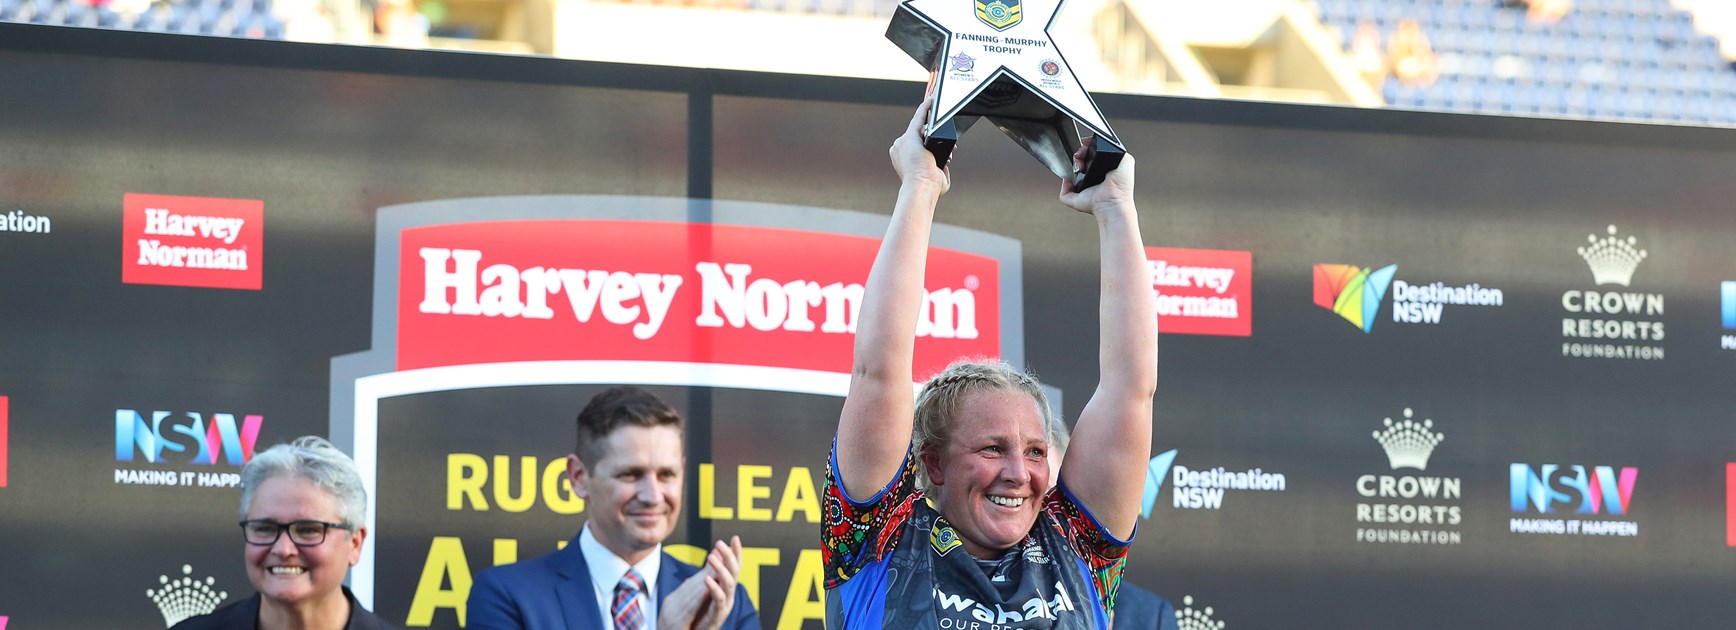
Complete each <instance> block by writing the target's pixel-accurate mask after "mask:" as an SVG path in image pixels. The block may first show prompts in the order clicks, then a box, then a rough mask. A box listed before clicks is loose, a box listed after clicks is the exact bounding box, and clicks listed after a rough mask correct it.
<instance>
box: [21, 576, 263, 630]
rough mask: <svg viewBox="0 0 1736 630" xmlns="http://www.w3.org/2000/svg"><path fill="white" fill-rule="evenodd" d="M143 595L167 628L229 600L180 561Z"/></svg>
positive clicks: (212, 580)
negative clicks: (171, 571)
mask: <svg viewBox="0 0 1736 630" xmlns="http://www.w3.org/2000/svg"><path fill="white" fill-rule="evenodd" d="M145 597H147V598H149V599H150V600H151V603H152V604H156V606H157V612H159V613H162V615H163V627H164V628H170V627H173V626H174V625H175V624H178V623H181V622H182V621H185V620H186V619H188V618H191V617H197V616H199V615H206V614H210V613H211V611H214V610H217V607H218V606H221V605H223V600H226V599H229V592H228V591H225V590H222V589H219V588H218V587H217V579H216V578H213V577H211V576H206V577H204V578H203V579H200V578H195V577H193V565H190V564H183V565H181V570H180V571H179V572H176V573H174V574H163V575H160V576H157V583H156V584H153V585H151V587H150V588H147V589H145ZM0 630H4V629H0Z"/></svg>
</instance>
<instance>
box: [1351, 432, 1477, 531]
mask: <svg viewBox="0 0 1736 630" xmlns="http://www.w3.org/2000/svg"><path fill="white" fill-rule="evenodd" d="M1415 416H1416V412H1415V411H1413V410H1412V409H1410V408H1408V407H1407V408H1405V410H1404V414H1403V419H1402V420H1398V421H1394V420H1393V419H1392V418H1386V419H1384V420H1382V424H1383V425H1384V428H1383V429H1382V430H1379V431H1375V432H1374V441H1375V442H1376V443H1378V444H1380V447H1381V449H1382V450H1384V451H1385V452H1386V461H1387V467H1388V468H1389V469H1390V470H1391V471H1395V472H1396V471H1399V470H1401V469H1410V470H1416V471H1419V472H1421V471H1426V470H1428V467H1429V457H1430V456H1432V455H1433V454H1434V452H1435V447H1436V446H1439V445H1440V443H1441V442H1442V441H1443V440H1445V439H1446V435H1445V434H1444V433H1440V432H1436V431H1435V430H1434V421H1433V420H1430V419H1427V418H1424V419H1422V420H1420V421H1419V420H1417V419H1416V417H1415ZM1356 493H1357V494H1358V495H1360V496H1361V497H1363V498H1364V499H1375V500H1377V501H1378V502H1375V503H1357V504H1356V522H1357V529H1356V540H1357V542H1365V543H1399V544H1433V545H1457V544H1459V543H1460V540H1461V534H1460V532H1459V530H1458V529H1457V528H1458V526H1459V523H1460V522H1461V521H1462V520H1463V515H1462V514H1461V511H1460V506H1459V505H1458V503H1459V500H1460V498H1461V497H1462V496H1463V494H1464V482H1463V480H1461V479H1459V478H1458V477H1439V476H1429V475H1411V474H1405V475H1398V474H1366V475H1362V476H1359V477H1357V478H1356ZM1368 524H1373V525H1368Z"/></svg>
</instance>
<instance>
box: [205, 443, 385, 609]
mask: <svg viewBox="0 0 1736 630" xmlns="http://www.w3.org/2000/svg"><path fill="white" fill-rule="evenodd" d="M367 500H368V498H367V492H366V491H364V490H363V489H362V478H361V475H359V474H357V473H356V464H355V462H354V461H351V460H350V457H349V456H348V455H345V454H344V452H343V451H340V450H338V449H337V447H335V446H332V444H331V443H330V442H327V441H325V439H323V438H319V437H314V436H307V437H302V438H298V439H296V440H295V441H294V442H291V443H289V444H279V445H277V446H273V447H271V448H270V449H269V450H267V451H265V452H263V453H260V454H258V455H255V456H254V457H253V461H250V462H248V463H247V467H246V468H243V469H242V470H241V535H242V539H243V540H244V541H245V545H244V551H245V554H246V559H247V579H248V580H250V581H252V582H253V588H255V589H257V590H258V591H259V594H257V595H254V596H253V597H250V598H248V599H244V600H241V601H239V602H235V603H233V604H230V605H228V606H224V607H222V608H219V609H217V610H216V611H214V612H212V613H211V614H209V615H203V616H200V617H194V618H192V619H188V620H186V621H184V622H181V623H180V624H178V625H176V626H175V628H176V629H177V630H182V629H186V630H199V629H201V628H225V629H227V628H259V629H261V630H278V629H284V628H293V629H306V630H340V629H343V630H371V629H375V628H389V627H391V626H389V625H387V624H386V622H385V621H384V620H382V619H380V618H379V617H376V616H374V614H373V613H370V612H368V611H367V609H365V608H362V605H361V604H360V603H357V602H356V597H355V595H353V594H351V593H350V590H349V589H348V588H345V587H344V586H343V581H344V573H345V572H347V571H349V568H350V567H351V566H353V565H355V564H356V561H357V560H360V559H361V553H362V541H363V540H364V539H366V538H367V537H368V530H367V528H366V527H363V526H362V521H363V520H364V518H365V517H366V516H367Z"/></svg>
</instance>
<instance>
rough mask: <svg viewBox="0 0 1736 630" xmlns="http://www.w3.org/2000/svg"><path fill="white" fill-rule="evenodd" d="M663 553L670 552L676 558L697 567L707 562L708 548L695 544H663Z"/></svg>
mask: <svg viewBox="0 0 1736 630" xmlns="http://www.w3.org/2000/svg"><path fill="white" fill-rule="evenodd" d="M663 553H666V554H669V555H670V556H671V557H673V558H675V559H676V560H680V561H682V562H685V563H687V564H691V565H693V566H696V567H697V566H700V565H702V564H705V554H706V550H704V549H700V548H698V547H695V546H693V545H683V544H674V545H663Z"/></svg>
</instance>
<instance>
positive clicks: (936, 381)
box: [910, 358, 1066, 492]
mask: <svg viewBox="0 0 1736 630" xmlns="http://www.w3.org/2000/svg"><path fill="white" fill-rule="evenodd" d="M993 389H1004V390H1011V391H1017V392H1023V393H1024V394H1025V395H1027V396H1030V397H1031V399H1032V400H1035V401H1036V402H1037V408H1038V409H1041V410H1042V411H1043V433H1044V435H1046V436H1048V438H1049V441H1050V442H1051V443H1053V442H1055V436H1056V432H1057V431H1062V432H1065V431H1066V429H1065V428H1060V429H1057V428H1056V427H1058V426H1059V425H1060V424H1061V422H1060V420H1059V419H1057V418H1056V417H1055V414H1054V412H1053V411H1052V410H1050V409H1049V398H1048V397H1047V396H1044V395H1043V387H1042V385H1039V384H1038V383H1037V377H1036V376H1034V375H1032V374H1030V373H1027V372H1025V371H1024V370H1020V369H1018V368H1016V367H1013V366H1011V365H1008V364H1007V362H1005V361H1002V360H1000V359H980V358H979V359H966V360H962V361H956V362H954V363H953V364H952V365H948V366H946V369H944V370H941V371H940V373H939V374H936V375H934V378H932V379H929V381H928V384H926V385H923V386H922V393H921V394H918V395H917V396H916V419H915V422H914V423H912V425H911V432H910V433H911V435H910V440H911V443H912V447H911V448H912V450H913V451H914V452H915V454H916V455H917V456H918V457H920V456H922V455H923V454H925V453H930V452H938V451H939V449H940V448H941V447H943V446H945V445H946V443H947V442H948V441H950V440H951V439H952V428H953V421H954V418H955V417H956V416H957V415H958V404H959V400H961V399H962V398H964V395H965V394H967V393H969V392H974V391H983V390H993ZM916 487H917V488H920V489H922V490H923V491H924V492H930V491H933V489H934V488H933V484H932V483H931V482H930V481H929V479H928V470H927V467H925V466H923V465H921V463H920V462H919V463H918V464H917V466H916Z"/></svg>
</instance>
